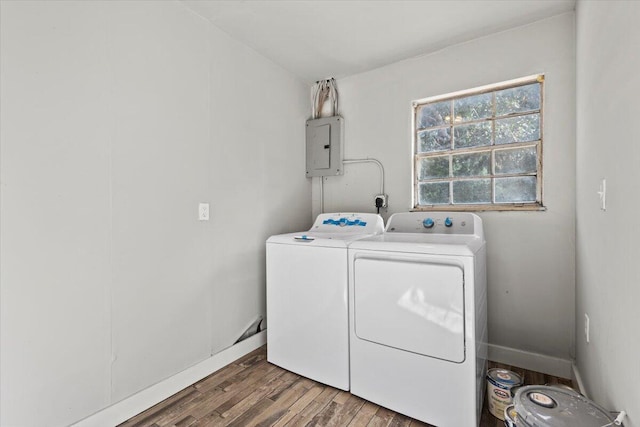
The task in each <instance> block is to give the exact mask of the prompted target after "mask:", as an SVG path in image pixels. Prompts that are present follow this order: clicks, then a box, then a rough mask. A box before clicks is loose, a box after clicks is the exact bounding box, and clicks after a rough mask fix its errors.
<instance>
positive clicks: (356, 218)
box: [309, 213, 384, 234]
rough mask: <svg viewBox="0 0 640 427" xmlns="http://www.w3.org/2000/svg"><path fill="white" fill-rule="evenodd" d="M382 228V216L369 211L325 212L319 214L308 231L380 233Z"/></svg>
mask: <svg viewBox="0 0 640 427" xmlns="http://www.w3.org/2000/svg"><path fill="white" fill-rule="evenodd" d="M383 229H384V223H383V220H382V217H381V216H380V215H377V214H370V213H326V214H320V215H318V217H317V218H316V221H315V222H314V223H313V227H311V230H309V231H329V232H335V233H343V232H344V233H354V232H357V233H362V234H369V233H372V234H373V233H381V232H382V230H383Z"/></svg>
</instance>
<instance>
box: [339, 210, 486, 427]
mask: <svg viewBox="0 0 640 427" xmlns="http://www.w3.org/2000/svg"><path fill="white" fill-rule="evenodd" d="M348 252H349V292H350V326H349V328H350V338H351V340H350V344H351V347H350V360H351V392H352V393H353V394H356V395H358V396H360V397H363V398H365V399H367V400H370V401H372V402H375V403H377V404H379V405H381V406H384V407H387V408H389V409H392V410H394V411H397V412H400V413H402V414H405V415H408V416H410V417H412V418H416V419H418V420H421V421H424V422H426V423H429V424H433V425H436V426H438V427H476V426H477V425H478V423H479V422H480V413H481V410H482V400H483V396H484V393H483V392H484V387H483V385H484V375H485V371H486V359H487V320H486V319H487V308H486V307H487V305H486V300H487V294H486V268H485V263H486V261H485V259H486V250H485V240H484V233H483V230H482V220H481V219H480V217H478V216H477V215H474V214H471V213H459V212H458V213H444V212H443V213H439V212H429V213H421V212H412V213H400V214H394V215H392V216H391V218H389V220H388V223H387V228H386V231H385V233H383V234H381V235H378V236H373V237H369V238H366V239H362V240H358V241H356V242H353V243H352V244H351V245H350V246H349V250H348Z"/></svg>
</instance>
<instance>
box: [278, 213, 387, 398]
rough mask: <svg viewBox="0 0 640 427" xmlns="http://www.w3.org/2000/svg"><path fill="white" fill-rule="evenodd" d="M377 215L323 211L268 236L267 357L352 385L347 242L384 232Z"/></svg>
mask: <svg viewBox="0 0 640 427" xmlns="http://www.w3.org/2000/svg"><path fill="white" fill-rule="evenodd" d="M383 230H384V225H383V220H382V217H380V216H379V215H376V214H361V213H348V214H344V213H332V214H321V215H319V216H318V217H317V218H316V221H315V223H314V224H313V226H312V227H311V229H310V230H309V231H306V232H300V233H290V234H282V235H278V236H272V237H270V238H269V239H268V240H267V360H268V361H269V362H271V363H274V364H276V365H278V366H280V367H282V368H284V369H287V370H289V371H292V372H295V373H297V374H300V375H303V376H305V377H307V378H311V379H313V380H315V381H318V382H321V383H324V384H327V385H330V386H332V387H336V388H340V389H342V390H349V316H348V295H347V287H348V273H347V270H348V269H347V266H348V259H347V245H348V244H349V243H351V242H353V241H355V240H357V239H360V238H363V237H367V236H372V235H375V234H380V233H382V232H383Z"/></svg>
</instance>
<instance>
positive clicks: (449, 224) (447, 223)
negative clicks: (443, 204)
mask: <svg viewBox="0 0 640 427" xmlns="http://www.w3.org/2000/svg"><path fill="white" fill-rule="evenodd" d="M452 225H453V221H451V218H449V217H446V218H445V220H444V226H445V227H451V226H452Z"/></svg>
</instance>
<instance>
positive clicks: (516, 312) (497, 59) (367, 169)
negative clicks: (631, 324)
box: [314, 13, 575, 375]
mask: <svg viewBox="0 0 640 427" xmlns="http://www.w3.org/2000/svg"><path fill="white" fill-rule="evenodd" d="M574 60H575V58H574V14H573V13H568V14H564V15H560V16H557V17H553V18H550V19H546V20H543V21H539V22H537V23H534V24H531V25H527V26H524V27H519V28H516V29H513V30H510V31H505V32H502V33H498V34H495V35H491V36H488V37H484V38H481V39H476V40H474V41H471V42H468V43H464V44H460V45H456V46H452V47H450V48H447V49H444V50H442V51H439V52H437V53H434V54H431V55H427V56H423V57H418V58H414V59H411V60H407V61H402V62H398V63H395V64H392V65H389V66H386V67H383V68H380V69H377V70H373V71H370V72H367V73H362V74H359V75H355V76H352V77H348V78H345V79H341V80H340V81H338V91H339V94H340V111H341V114H342V115H343V116H344V118H345V158H361V157H373V158H376V159H379V160H380V161H381V162H382V163H383V164H384V167H385V172H386V192H387V193H388V194H389V204H390V207H389V210H388V212H386V213H385V216H388V215H389V214H391V213H394V212H402V211H407V210H409V209H411V207H412V205H411V192H412V187H411V180H412V177H411V162H412V159H411V101H412V100H416V99H420V98H425V97H428V96H434V95H441V94H446V93H448V92H453V91H458V90H462V89H469V88H474V87H478V86H482V85H486V84H490V83H498V82H502V81H505V80H510V79H513V78H518V77H523V76H528V75H532V74H536V73H544V74H545V76H546V77H545V79H546V80H545V106H544V108H545V112H544V114H545V121H544V175H543V178H544V204H545V206H546V207H547V210H546V211H545V212H493V213H482V214H481V216H482V218H483V221H484V226H485V233H486V236H487V242H488V255H487V259H488V288H489V289H488V292H489V295H488V299H489V301H488V304H489V320H488V321H489V339H490V342H491V343H492V344H494V345H498V346H504V347H508V348H510V349H517V350H523V351H524V352H527V353H540V354H543V355H546V356H551V357H552V358H560V359H563V360H565V361H566V363H564V365H563V366H564V369H565V371H564V374H565V375H569V374H570V371H569V370H568V369H569V367H570V363H569V362H568V360H569V359H572V356H573V347H574V343H573V336H574V310H573V307H574V253H575V246H574V215H575V209H574V194H575V193H574V191H575V161H574V160H575V135H574V109H575V91H574V71H575V70H574ZM344 169H345V175H344V176H342V177H330V178H325V182H324V184H325V185H324V193H325V211H326V212H331V211H369V212H370V211H373V209H374V208H373V207H372V206H373V198H374V196H375V194H377V192H378V189H379V175H378V169H377V167H376V166H375V165H369V164H367V165H351V164H350V165H346V166H345V168H344ZM318 184H319V181H317V180H316V182H315V183H314V213H315V212H318V210H319V198H318V194H319V191H318V190H319V185H318ZM527 353H524V354H527ZM522 354H523V353H517V354H516V353H513V352H511V351H510V350H506V352H505V351H501V352H499V353H494V355H496V357H501V358H503V359H505V360H503V361H505V362H511V363H517V362H518V361H521V360H522V359H521V356H522ZM516 356H517V357H518V358H516ZM532 357H533V358H534V359H535V358H536V357H537V356H532ZM545 363H546V362H543V363H542V365H539V366H537V367H538V368H539V369H545V366H547V365H545ZM547 368H548V369H552V368H549V367H548V366H547Z"/></svg>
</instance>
